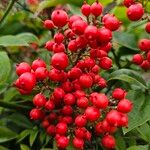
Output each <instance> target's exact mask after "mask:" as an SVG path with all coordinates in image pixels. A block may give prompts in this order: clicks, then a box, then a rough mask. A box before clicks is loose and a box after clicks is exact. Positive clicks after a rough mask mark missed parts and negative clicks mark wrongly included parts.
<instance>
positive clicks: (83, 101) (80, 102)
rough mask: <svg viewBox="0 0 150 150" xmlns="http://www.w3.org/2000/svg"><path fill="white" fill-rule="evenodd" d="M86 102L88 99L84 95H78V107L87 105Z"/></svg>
mask: <svg viewBox="0 0 150 150" xmlns="http://www.w3.org/2000/svg"><path fill="white" fill-rule="evenodd" d="M88 103H89V101H88V99H87V98H86V97H80V98H78V99H77V106H78V107H79V108H86V107H88Z"/></svg>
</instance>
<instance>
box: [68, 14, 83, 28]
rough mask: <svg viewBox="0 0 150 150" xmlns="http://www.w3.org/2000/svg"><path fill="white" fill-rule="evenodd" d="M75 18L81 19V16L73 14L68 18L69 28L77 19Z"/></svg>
mask: <svg viewBox="0 0 150 150" xmlns="http://www.w3.org/2000/svg"><path fill="white" fill-rule="evenodd" d="M77 20H82V18H81V17H80V16H78V15H73V16H71V17H70V18H69V24H68V25H69V28H72V24H73V23H74V22H75V21H77Z"/></svg>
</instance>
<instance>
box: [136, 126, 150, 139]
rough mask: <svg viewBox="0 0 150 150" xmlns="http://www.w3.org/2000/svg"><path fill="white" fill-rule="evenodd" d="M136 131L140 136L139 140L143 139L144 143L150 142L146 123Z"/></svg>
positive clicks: (149, 129)
mask: <svg viewBox="0 0 150 150" xmlns="http://www.w3.org/2000/svg"><path fill="white" fill-rule="evenodd" d="M136 129H137V131H138V132H139V133H140V134H141V138H143V139H144V140H145V141H146V142H150V126H149V125H148V123H145V124H143V125H142V126H140V127H137V128H136Z"/></svg>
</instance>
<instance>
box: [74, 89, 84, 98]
mask: <svg viewBox="0 0 150 150" xmlns="http://www.w3.org/2000/svg"><path fill="white" fill-rule="evenodd" d="M74 95H75V97H76V98H81V97H85V96H86V94H85V92H84V91H81V90H77V91H75V92H74Z"/></svg>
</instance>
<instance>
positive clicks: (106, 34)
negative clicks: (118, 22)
mask: <svg viewBox="0 0 150 150" xmlns="http://www.w3.org/2000/svg"><path fill="white" fill-rule="evenodd" d="M111 39H112V32H111V31H110V30H109V29H107V28H105V27H102V28H100V29H99V30H98V32H97V40H98V42H100V43H103V44H104V43H108V42H110V40H111Z"/></svg>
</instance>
